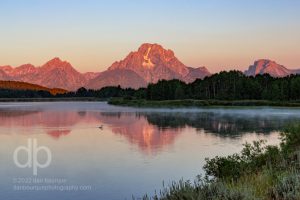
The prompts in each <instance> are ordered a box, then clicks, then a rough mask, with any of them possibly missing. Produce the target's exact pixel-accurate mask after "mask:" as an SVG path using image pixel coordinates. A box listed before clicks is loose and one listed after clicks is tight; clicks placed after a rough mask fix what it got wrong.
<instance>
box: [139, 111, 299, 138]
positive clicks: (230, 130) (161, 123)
mask: <svg viewBox="0 0 300 200" xmlns="http://www.w3.org/2000/svg"><path fill="white" fill-rule="evenodd" d="M144 115H145V117H146V118H147V120H148V122H149V123H150V124H153V125H156V126H158V127H159V128H182V127H185V126H190V127H193V128H196V129H198V130H201V129H204V131H205V132H211V133H215V134H219V135H220V136H230V135H231V136H236V135H240V134H243V133H249V132H256V133H264V134H268V133H270V132H273V131H279V130H282V128H284V127H285V126H286V125H288V124H290V123H296V122H298V123H299V122H300V116H299V117H281V116H259V115H257V116H256V115H251V116H247V115H246V114H245V115H241V114H220V113H214V112H203V113H144Z"/></svg>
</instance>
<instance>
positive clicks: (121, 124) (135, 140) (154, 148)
mask: <svg viewBox="0 0 300 200" xmlns="http://www.w3.org/2000/svg"><path fill="white" fill-rule="evenodd" d="M100 121H101V122H103V123H104V124H106V125H108V126H109V127H110V128H111V131H112V132H113V133H115V134H118V135H121V136H124V137H125V138H126V139H127V140H128V141H129V142H130V143H132V144H137V145H138V147H139V148H140V149H141V150H142V151H143V152H144V153H146V154H152V153H156V152H158V151H160V150H161V149H162V148H163V147H166V146H168V145H170V144H173V143H174V141H175V139H176V137H177V136H178V135H179V134H180V133H181V131H180V130H178V129H177V128H175V129H173V128H172V129H160V128H158V127H157V126H156V125H154V124H150V123H149V122H148V121H147V119H146V118H145V116H144V115H143V114H142V115H141V114H135V113H120V112H119V113H101V117H100Z"/></svg>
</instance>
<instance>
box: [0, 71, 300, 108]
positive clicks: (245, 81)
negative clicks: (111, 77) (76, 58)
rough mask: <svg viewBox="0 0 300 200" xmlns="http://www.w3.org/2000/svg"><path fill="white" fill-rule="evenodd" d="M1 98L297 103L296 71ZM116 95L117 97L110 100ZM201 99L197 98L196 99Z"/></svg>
mask: <svg viewBox="0 0 300 200" xmlns="http://www.w3.org/2000/svg"><path fill="white" fill-rule="evenodd" d="M0 97H1V98H16V97H18V98H49V97H51V98H75V97H76V98H81V97H84V98H97V99H109V100H111V101H110V103H112V104H118V105H140V106H143V105H144V106H153V105H154V106H155V104H158V105H159V104H160V105H161V104H164V105H168V104H174V106H178V105H183V106H186V105H188V106H189V105H194V106H203V105H224V106H227V105H232V106H234V105H240V104H242V105H273V104H274V105H275V106H276V105H279V106H298V105H299V103H300V75H291V76H288V77H284V78H273V77H271V76H270V75H268V74H264V75H257V76H255V77H252V76H251V77H248V76H245V75H244V74H243V73H242V72H239V71H229V72H220V73H218V74H214V75H212V76H210V77H206V78H204V79H203V80H200V79H197V80H196V81H194V82H192V83H189V84H186V83H184V82H182V81H180V80H169V81H166V80H161V81H159V82H158V83H155V84H149V85H148V87H147V88H140V89H136V90H135V89H131V88H127V89H123V88H121V87H120V86H119V87H104V88H101V89H99V90H87V89H85V88H80V89H78V90H77V91H76V92H65V93H59V94H55V95H54V94H51V93H50V92H47V91H36V90H35V91H32V90H10V89H0ZM114 98H117V100H114ZM199 100H201V101H199Z"/></svg>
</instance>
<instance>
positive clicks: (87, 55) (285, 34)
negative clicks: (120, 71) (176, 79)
mask: <svg viewBox="0 0 300 200" xmlns="http://www.w3.org/2000/svg"><path fill="white" fill-rule="evenodd" d="M299 10H300V1H298V0H251V1H250V0H249V1H246V0H245V1H244V0H188V1H187V0H181V1H179V0H151V1H150V0H148V1H145V0H107V1H96V0H26V1H24V0H19V1H17V0H1V1H0V27H1V31H0V65H5V64H10V65H20V64H23V63H28V62H30V63H32V64H35V65H41V64H43V63H44V62H46V61H47V60H49V59H51V58H52V57H56V56H58V57H61V58H62V59H64V60H68V61H70V62H71V63H72V64H73V66H74V67H76V68H77V69H78V70H79V71H82V72H85V71H101V70H103V69H105V68H107V67H109V66H110V64H111V63H113V62H114V61H116V60H120V59H122V58H124V57H125V56H126V55H127V54H128V53H129V52H130V51H134V50H136V49H137V48H138V47H139V45H140V44H142V43H144V42H150V43H160V44H162V45H163V46H164V47H165V48H168V49H172V50H174V52H175V54H176V56H177V57H178V58H179V59H180V60H181V61H182V62H183V63H184V64H186V65H189V66H193V67H197V66H203V65H205V66H207V68H208V69H209V70H210V71H212V72H215V71H219V70H223V69H224V70H225V69H233V68H236V69H241V70H244V69H245V68H246V67H247V66H248V65H250V64H251V63H252V62H253V61H254V60H255V59H259V58H270V59H273V60H276V61H277V62H279V63H281V64H284V65H287V66H288V67H291V68H293V67H300V23H299V21H300V12H299Z"/></svg>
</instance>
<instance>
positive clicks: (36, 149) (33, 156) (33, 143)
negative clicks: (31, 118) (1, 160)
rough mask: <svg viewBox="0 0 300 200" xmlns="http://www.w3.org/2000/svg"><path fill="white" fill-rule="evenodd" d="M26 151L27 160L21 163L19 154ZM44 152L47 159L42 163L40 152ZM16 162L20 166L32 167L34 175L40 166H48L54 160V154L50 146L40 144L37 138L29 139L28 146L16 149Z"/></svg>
mask: <svg viewBox="0 0 300 200" xmlns="http://www.w3.org/2000/svg"><path fill="white" fill-rule="evenodd" d="M22 152H24V153H25V155H27V161H26V162H24V163H21V162H20V161H19V154H20V153H22ZM42 152H44V153H45V155H46V156H47V157H46V161H44V163H40V162H39V161H38V154H39V153H42ZM13 159H14V162H15V164H16V166H17V167H20V168H32V172H33V175H35V176H37V171H38V168H46V167H48V166H49V165H50V163H51V160H52V154H51V151H50V149H49V148H48V147H46V146H38V144H37V139H31V138H30V139H28V141H27V146H19V147H17V148H16V149H15V151H14V155H13Z"/></svg>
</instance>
